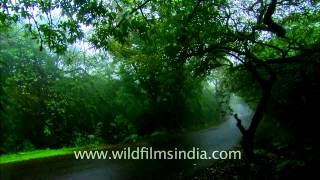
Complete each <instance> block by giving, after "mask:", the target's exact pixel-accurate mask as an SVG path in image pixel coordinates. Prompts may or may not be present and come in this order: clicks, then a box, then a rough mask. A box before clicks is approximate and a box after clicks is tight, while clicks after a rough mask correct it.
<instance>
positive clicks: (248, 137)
mask: <svg viewBox="0 0 320 180" xmlns="http://www.w3.org/2000/svg"><path fill="white" fill-rule="evenodd" d="M265 68H266V69H267V71H268V72H269V75H270V77H269V78H268V79H267V80H265V79H263V78H262V77H261V76H260V75H259V73H258V72H257V70H256V69H253V68H252V66H249V68H248V69H249V70H250V71H251V72H252V74H253V76H254V77H255V78H256V79H257V80H258V82H259V83H260V85H261V88H262V94H261V98H260V100H259V103H258V105H257V109H256V111H255V113H254V115H253V117H252V119H251V124H250V126H249V128H248V129H245V128H244V127H243V125H242V124H241V120H240V119H239V118H238V116H237V114H235V115H234V117H235V119H236V120H237V126H238V128H239V130H240V131H241V133H242V135H243V137H242V142H241V145H242V148H243V151H244V153H245V156H246V157H247V158H248V159H253V147H254V138H255V133H256V130H257V128H258V125H259V123H260V122H261V120H262V118H263V113H264V111H265V110H266V107H267V105H268V101H269V99H270V96H271V91H272V87H273V85H274V82H275V78H276V76H275V73H274V72H273V71H272V69H271V68H270V67H265Z"/></svg>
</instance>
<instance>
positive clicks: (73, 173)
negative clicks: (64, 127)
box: [0, 98, 252, 180]
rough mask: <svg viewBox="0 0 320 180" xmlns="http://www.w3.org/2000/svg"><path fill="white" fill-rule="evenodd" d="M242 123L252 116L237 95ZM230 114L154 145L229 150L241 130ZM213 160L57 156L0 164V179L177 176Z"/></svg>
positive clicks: (180, 176) (234, 105)
mask: <svg viewBox="0 0 320 180" xmlns="http://www.w3.org/2000/svg"><path fill="white" fill-rule="evenodd" d="M231 108H232V109H233V111H234V112H236V113H238V115H239V117H240V118H241V119H242V120H243V122H244V125H245V126H248V124H249V119H250V117H251V116H252V111H251V110H250V108H249V107H248V106H247V105H246V104H245V103H244V102H243V101H242V100H241V99H240V100H239V98H238V100H237V101H236V102H233V103H232V104H231ZM235 122H236V121H235V120H234V118H233V117H232V116H229V117H227V120H226V121H225V122H224V123H222V124H221V125H220V126H218V127H216V128H208V129H204V130H201V131H198V132H193V133H189V134H186V135H183V136H179V137H172V138H169V139H166V140H163V141H162V142H157V144H147V145H149V146H152V147H154V146H155V148H156V147H159V144H160V146H161V148H162V149H169V150H173V149H174V148H179V149H183V150H188V149H191V148H192V147H197V148H200V149H203V150H206V151H207V152H208V153H211V152H213V151H219V150H228V149H231V148H232V147H234V146H236V145H237V144H239V141H240V139H241V134H240V132H239V130H238V129H237V127H236V125H235ZM212 163H213V160H76V159H75V158H74V156H58V157H54V158H46V159H40V160H34V161H26V162H22V163H16V164H8V165H2V166H0V172H1V179H4V180H5V179H32V180H33V179H79V180H81V179H95V180H99V179H115V180H117V179H178V178H183V177H187V176H190V175H192V173H193V172H195V171H196V170H198V169H201V168H205V167H208V166H210V165H211V164H212Z"/></svg>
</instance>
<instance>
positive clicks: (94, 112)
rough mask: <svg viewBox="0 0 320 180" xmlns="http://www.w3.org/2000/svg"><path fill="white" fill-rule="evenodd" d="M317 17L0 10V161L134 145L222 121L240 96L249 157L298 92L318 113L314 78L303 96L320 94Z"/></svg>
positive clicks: (101, 4)
mask: <svg viewBox="0 0 320 180" xmlns="http://www.w3.org/2000/svg"><path fill="white" fill-rule="evenodd" d="M319 6H320V4H319V1H315V0H310V1H303V2H301V1H295V0H282V1H277V0H271V1H265V0H256V1H254V0H244V1H228V0H215V1H207V0H197V1H195V0H183V1H182V0H171V1H161V0H155V1H153V0H144V1H140V0H117V1H106V0H100V1H96V0H94V1H91V0H75V1H66V0H16V1H8V0H1V1H0V28H1V29H0V33H1V34H0V40H1V42H0V45H1V50H0V57H1V59H0V61H1V84H2V87H1V119H2V125H1V128H2V132H3V133H2V138H1V139H4V140H5V141H4V142H3V144H2V145H1V146H2V148H3V150H2V151H4V152H9V151H21V150H25V149H28V148H44V147H62V146H72V145H82V144H90V143H102V142H120V141H123V140H124V139H127V140H128V139H130V140H136V139H137V138H138V137H140V136H144V135H146V134H152V133H153V132H154V131H156V130H161V129H175V128H182V127H186V126H188V125H189V126H190V125H194V124H197V123H200V124H201V123H202V124H205V123H208V122H210V120H211V121H212V119H216V121H219V120H220V119H221V118H222V117H223V116H224V114H223V113H221V112H226V111H227V105H226V104H227V103H226V102H227V101H228V100H227V99H228V96H230V94H232V93H236V94H239V95H240V96H242V97H244V98H245V99H246V101H248V103H250V105H251V106H252V108H253V109H255V114H254V116H253V118H252V123H251V125H250V127H249V128H248V129H245V128H244V127H243V126H242V124H241V119H239V118H237V117H236V119H237V121H238V127H239V130H240V131H241V132H242V133H243V137H244V141H243V147H244V149H245V150H246V151H247V152H248V154H250V152H251V151H252V146H253V141H254V136H255V134H256V130H257V128H258V125H259V124H260V121H261V120H262V119H263V117H264V116H265V115H266V112H267V115H270V114H272V113H270V112H269V113H268V111H267V107H268V106H272V107H283V106H286V107H287V106H288V104H289V105H292V104H294V103H295V102H297V101H299V100H293V101H287V99H288V98H289V97H288V96H290V97H291V96H292V95H288V94H290V93H291V94H294V93H298V94H299V93H300V94H299V95H298V96H299V97H300V96H301V98H302V99H304V100H303V101H304V102H305V108H307V107H308V108H309V107H314V106H313V103H314V102H313V101H312V99H314V95H315V94H312V93H311V94H310V93H308V91H306V92H303V93H302V94H301V90H300V89H299V88H301V87H303V86H305V84H303V83H307V82H303V81H304V80H303V79H306V78H307V79H309V82H308V83H309V84H308V83H307V84H308V85H307V86H305V87H308V88H309V89H316V92H318V91H319V89H317V88H319V87H315V86H313V85H312V84H315V83H317V82H318V80H316V79H312V78H311V77H315V76H316V75H319V53H318V52H319V49H320V42H319V40H320V37H319V36H320V26H319V19H320V12H319V11H320V7H319ZM81 44H82V46H83V47H85V48H86V50H84V51H83V52H81V50H80V49H81V48H79V46H81ZM293 87H294V88H293ZM284 94H285V95H284ZM304 94H309V95H310V96H309V97H306V96H305V95H304ZM289 99H290V98H289ZM270 100H273V101H272V102H273V103H269V102H270ZM275 102H276V103H275ZM289 107H291V106H289ZM276 113H279V114H277V117H281V115H280V114H281V113H282V112H276ZM280 122H281V123H283V125H282V126H284V127H290V128H291V129H295V128H296V129H298V126H299V125H298V124H297V121H296V120H295V119H291V120H290V121H289V122H288V121H280ZM292 127H294V128H292ZM12 132H19V133H12ZM296 132H298V130H297V131H295V133H296ZM72 143H73V144H72Z"/></svg>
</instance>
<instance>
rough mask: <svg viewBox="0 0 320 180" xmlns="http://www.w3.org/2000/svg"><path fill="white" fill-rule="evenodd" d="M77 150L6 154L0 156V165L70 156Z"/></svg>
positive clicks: (47, 150)
mask: <svg viewBox="0 0 320 180" xmlns="http://www.w3.org/2000/svg"><path fill="white" fill-rule="evenodd" d="M77 149H79V148H62V149H43V150H34V151H29V152H19V153H16V154H6V155H2V156H0V165H1V164H6V163H12V162H18V161H26V160H31V159H39V158H46V157H51V156H58V155H67V154H72V153H73V151H74V150H77Z"/></svg>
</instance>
